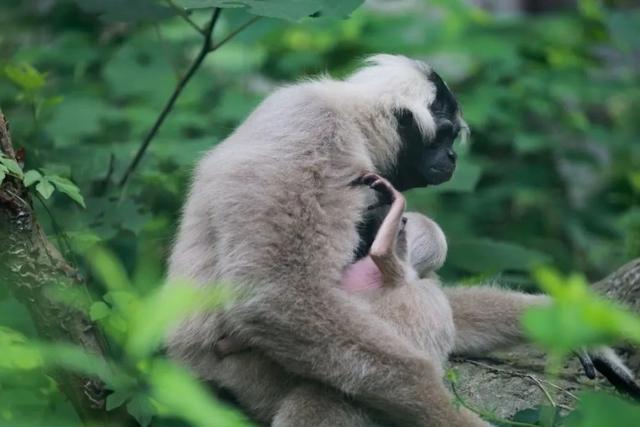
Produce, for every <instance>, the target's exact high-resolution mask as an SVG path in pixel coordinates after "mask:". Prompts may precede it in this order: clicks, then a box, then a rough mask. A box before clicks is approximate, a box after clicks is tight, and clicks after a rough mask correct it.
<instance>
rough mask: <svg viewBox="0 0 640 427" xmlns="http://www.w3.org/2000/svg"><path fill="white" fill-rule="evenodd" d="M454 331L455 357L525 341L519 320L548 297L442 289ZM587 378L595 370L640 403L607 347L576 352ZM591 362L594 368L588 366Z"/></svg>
mask: <svg viewBox="0 0 640 427" xmlns="http://www.w3.org/2000/svg"><path fill="white" fill-rule="evenodd" d="M443 290H444V292H445V294H446V295H447V298H448V299H449V304H450V305H451V309H452V311H453V321H454V324H455V328H456V340H455V345H454V349H453V353H454V354H477V353H483V352H486V351H491V350H495V349H498V348H500V347H506V346H509V345H515V344H519V343H522V342H523V341H524V334H523V330H522V327H521V325H520V318H521V317H522V314H523V313H524V311H525V310H526V309H527V308H530V307H532V306H535V305H544V304H550V303H551V298H550V297H549V296H548V295H530V294H525V293H522V292H516V291H509V290H506V289H500V288H496V287H491V286H477V287H471V288H462V287H452V288H444V289H443ZM577 355H578V357H579V358H580V362H581V363H582V365H583V368H584V369H585V373H586V374H587V376H588V377H590V378H592V377H593V374H592V373H591V372H590V371H591V370H592V368H593V366H595V369H597V370H598V371H599V372H600V373H601V374H602V375H603V376H604V377H605V378H606V379H607V380H608V381H609V382H611V384H612V385H613V386H614V387H615V388H616V389H617V390H618V391H621V392H623V393H626V394H628V395H630V396H631V397H633V398H635V399H636V400H640V386H639V385H638V383H637V382H636V381H635V379H634V377H633V374H632V373H631V371H629V368H627V367H626V366H625V364H624V362H623V361H622V360H621V359H620V358H619V357H618V356H617V355H616V353H615V352H614V351H613V349H611V348H609V347H598V348H596V349H591V350H589V351H588V352H587V353H586V354H585V353H584V351H583V350H579V351H577ZM591 360H592V361H593V366H592V365H591Z"/></svg>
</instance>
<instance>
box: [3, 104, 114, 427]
mask: <svg viewBox="0 0 640 427" xmlns="http://www.w3.org/2000/svg"><path fill="white" fill-rule="evenodd" d="M0 150H1V151H2V153H3V154H4V155H5V157H8V158H10V159H13V160H16V154H15V151H14V149H13V146H12V143H11V137H10V134H9V126H8V124H7V122H6V120H5V117H4V115H3V114H2V112H1V111H0ZM0 242H2V244H0V260H1V261H0V284H3V285H4V286H6V287H7V288H8V289H9V290H10V291H11V293H12V294H13V295H14V296H15V297H16V299H18V300H19V301H20V302H21V303H22V304H24V305H25V307H26V308H27V309H28V311H29V313H30V314H31V318H32V320H33V323H34V325H35V327H36V329H37V331H38V333H39V335H40V337H41V338H42V339H43V340H44V341H51V342H66V343H73V344H76V345H79V346H81V347H82V348H84V349H85V350H86V351H87V352H89V353H92V354H97V355H105V354H107V352H106V341H105V340H104V338H103V336H102V335H101V334H100V332H99V331H98V329H96V328H95V327H94V326H93V325H92V323H91V322H90V320H89V319H88V318H87V316H86V315H85V314H84V313H82V312H81V311H79V310H78V309H75V308H73V301H71V304H69V303H67V302H65V303H63V302H61V301H59V300H58V299H56V298H55V296H53V295H52V292H51V290H52V287H60V288H61V289H71V290H73V292H68V294H69V295H75V296H76V300H77V301H76V302H80V300H84V301H83V302H84V304H85V305H86V302H87V301H89V293H88V290H87V288H86V286H85V284H84V283H83V281H82V278H81V275H80V274H79V272H78V271H77V270H76V269H75V268H74V267H73V266H71V265H69V264H68V263H67V262H66V261H65V259H64V258H63V257H62V255H61V254H60V252H59V251H58V250H57V249H56V248H55V246H54V245H53V244H52V243H51V242H50V241H49V240H48V239H47V236H46V235H45V233H44V232H43V230H42V228H41V227H40V225H39V224H38V222H37V220H36V218H35V216H34V211H33V207H32V201H31V197H30V195H29V192H28V190H27V189H26V188H25V186H24V185H23V183H22V182H21V181H20V180H19V179H17V178H15V177H12V176H9V175H7V177H6V178H5V180H4V182H3V183H2V184H1V185H0ZM51 374H52V376H53V377H54V378H55V380H56V381H57V383H58V386H59V387H60V390H61V391H62V392H63V393H64V394H65V395H66V396H67V397H68V398H69V400H70V402H71V404H72V405H73V406H74V408H75V410H76V411H77V413H78V415H79V417H80V418H81V419H82V420H83V421H91V422H96V421H99V422H100V421H105V420H106V415H107V413H106V411H105V410H104V404H105V397H106V396H105V390H104V389H103V387H102V385H101V384H100V382H99V381H97V380H96V379H93V378H86V377H83V376H80V375H76V374H73V373H69V372H62V371H61V370H56V371H54V372H52V373H51Z"/></svg>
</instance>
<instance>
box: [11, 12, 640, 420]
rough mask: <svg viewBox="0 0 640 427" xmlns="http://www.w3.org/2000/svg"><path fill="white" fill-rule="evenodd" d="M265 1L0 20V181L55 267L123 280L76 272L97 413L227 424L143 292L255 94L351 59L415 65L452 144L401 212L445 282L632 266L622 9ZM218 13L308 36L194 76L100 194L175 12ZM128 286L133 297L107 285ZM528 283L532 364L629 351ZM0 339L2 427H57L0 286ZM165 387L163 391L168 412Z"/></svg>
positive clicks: (169, 59)
mask: <svg viewBox="0 0 640 427" xmlns="http://www.w3.org/2000/svg"><path fill="white" fill-rule="evenodd" d="M266 3H267V2H262V1H240V2H226V1H216V0H175V1H155V0H127V1H126V2H125V1H119V0H118V1H109V2H102V1H97V0H77V1H72V0H61V1H56V2H53V1H48V0H28V1H20V0H4V1H3V2H2V3H1V4H0V29H1V30H0V70H2V71H1V72H0V106H2V109H3V110H4V112H5V114H6V115H7V116H8V118H9V119H10V121H11V124H12V128H11V129H12V134H13V139H14V142H15V144H16V145H17V146H19V147H23V148H24V153H25V156H24V157H25V166H24V168H23V169H20V168H19V167H18V168H16V165H14V164H12V163H11V161H10V160H9V159H6V158H0V182H1V181H2V180H3V179H4V177H5V176H7V175H13V176H18V177H20V178H21V179H23V180H24V182H25V184H27V185H32V186H33V188H34V189H35V190H36V192H37V194H39V197H41V199H42V200H41V201H42V202H43V203H46V204H47V209H45V208H43V206H44V205H43V204H42V203H39V204H37V208H38V209H39V212H38V214H39V218H40V220H41V222H43V223H44V225H45V226H46V227H47V231H48V233H49V234H50V235H51V236H54V237H55V238H56V241H58V242H62V243H63V244H61V247H62V248H63V249H64V251H65V254H66V255H67V256H68V257H69V258H70V259H75V260H78V259H80V258H82V257H79V256H78V255H79V254H84V253H85V251H87V250H88V249H89V248H91V247H93V246H95V245H96V244H100V245H102V246H103V247H108V248H109V249H110V251H112V252H113V253H114V254H115V255H116V257H117V258H118V259H121V260H123V262H124V263H125V264H124V266H119V264H118V263H117V262H115V261H113V260H111V261H109V260H110V258H109V257H107V256H103V258H104V259H102V260H101V261H95V260H94V261H89V262H86V263H85V262H84V261H80V262H81V264H80V265H79V266H80V267H81V268H82V269H84V270H85V272H87V273H90V272H91V271H94V274H93V276H92V277H101V278H102V280H95V283H93V284H92V286H93V291H94V292H95V293H96V294H97V295H99V296H101V297H102V300H101V301H98V302H96V303H94V304H93V305H92V306H91V307H90V309H89V310H90V313H91V316H92V317H93V319H94V320H96V321H98V322H99V323H100V324H101V325H102V327H103V328H104V330H105V331H107V332H108V334H109V337H110V340H111V341H112V342H113V343H114V346H115V347H116V348H118V349H119V351H118V352H117V356H116V355H114V360H113V361H111V362H112V363H111V364H112V365H114V366H118V367H120V368H119V369H120V370H122V372H123V374H122V375H124V377H126V378H128V380H127V381H123V382H122V383H118V384H115V383H113V384H112V387H113V389H114V390H115V391H116V392H115V393H114V394H113V395H111V396H112V397H110V402H111V403H110V405H116V404H125V403H126V404H127V405H128V406H130V408H129V410H130V412H131V413H133V414H135V415H136V416H137V417H138V419H141V420H148V418H149V416H150V414H161V415H162V414H163V413H164V414H168V415H169V416H173V417H178V418H182V419H183V420H187V421H188V422H190V423H191V424H193V425H211V424H206V423H205V424H202V423H201V421H199V420H203V419H204V418H205V417H207V416H212V412H211V411H220V412H216V414H217V416H219V417H222V418H219V419H220V420H229V421H228V424H220V425H232V424H231V423H232V421H231V420H235V419H236V418H234V417H235V416H234V415H229V414H227V413H226V412H225V413H224V414H223V411H224V410H223V409H221V408H220V407H219V405H218V406H216V404H215V402H214V403H211V400H210V399H209V400H207V399H208V398H207V397H204V396H205V394H204V392H203V391H202V390H201V389H200V388H199V386H198V385H197V384H196V383H194V382H193V381H192V380H191V379H190V378H189V377H188V376H187V375H186V374H184V373H182V372H181V371H178V370H177V368H175V367H174V366H173V365H170V364H168V362H166V361H165V360H164V359H162V358H159V357H158V356H157V355H156V354H155V353H154V350H155V349H156V348H157V345H158V342H159V339H160V337H161V335H162V333H163V332H164V331H165V329H166V327H167V322H168V321H169V320H171V319H175V316H178V315H180V314H181V313H183V312H184V308H185V307H188V306H189V305H190V304H189V303H188V302H189V300H190V298H189V296H184V295H183V296H177V295H171V296H170V298H169V297H167V296H166V295H163V294H159V293H157V291H156V290H155V288H156V287H157V284H158V283H159V282H160V280H161V279H160V278H161V276H162V269H161V268H158V267H157V266H161V265H162V264H163V262H164V258H165V256H166V254H167V253H168V247H169V245H170V243H171V238H172V236H173V234H174V229H175V226H176V224H177V218H178V214H179V210H180V206H181V204H182V202H183V200H184V196H185V193H186V191H187V188H188V177H189V174H190V172H191V170H192V167H193V164H194V162H195V161H196V160H197V159H198V158H199V157H200V156H201V155H202V153H203V152H204V151H205V150H207V149H209V148H210V147H212V146H214V145H215V144H216V143H217V142H219V141H220V140H222V139H223V138H224V137H225V136H226V135H228V134H229V133H230V132H231V131H232V130H233V128H234V127H235V126H236V125H237V124H238V123H239V122H240V121H241V120H243V118H244V117H246V115H247V114H248V113H249V112H250V111H251V110H252V108H254V107H255V106H256V105H257V103H258V102H259V101H260V100H261V99H262V98H264V96H265V95H266V94H268V93H269V92H270V91H271V90H272V89H273V88H274V87H276V86H278V85H280V84H284V83H287V82H290V81H293V80H297V79H300V78H304V77H308V76H313V75H317V74H319V73H323V72H327V71H328V72H330V73H331V74H332V75H335V76H337V77H340V76H344V75H346V74H347V73H349V72H350V71H351V70H353V69H354V68H355V67H356V66H357V65H358V64H359V62H360V60H361V59H362V58H363V57H365V56H366V55H368V54H372V53H378V52H387V53H400V54H406V55H409V56H412V57H415V58H419V59H424V60H427V61H428V62H430V63H431V64H432V65H433V66H434V67H435V68H436V69H437V70H438V72H439V73H440V74H441V75H442V76H443V77H444V78H445V80H447V81H448V82H449V84H450V86H451V87H452V88H453V90H454V92H455V93H456V94H457V95H458V97H459V100H460V101H461V104H462V107H463V112H464V116H465V118H466V120H467V121H468V123H469V124H470V126H471V129H472V135H471V138H470V142H468V143H460V146H459V147H458V152H459V158H460V161H459V167H458V170H457V172H456V175H455V177H454V179H453V180H452V181H451V182H449V183H447V184H445V185H442V186H439V187H434V188H427V189H417V190H413V191H412V192H410V194H409V203H410V208H411V209H416V210H420V211H422V212H424V213H426V214H428V215H430V216H431V217H433V218H434V219H435V220H436V221H437V222H438V223H439V224H440V225H441V226H442V227H443V229H444V231H445V233H446V234H447V236H448V239H449V242H450V250H449V257H448V262H447V266H446V268H445V269H444V271H443V275H444V277H445V278H446V279H448V280H461V281H468V282H473V283H477V282H478V281H480V280H491V279H498V280H500V281H501V282H502V283H506V284H509V285H511V286H514V287H520V288H525V289H534V288H535V279H534V278H532V277H531V276H530V275H529V271H530V269H531V268H533V267H535V266H538V265H540V264H543V263H552V264H553V265H554V266H556V267H557V268H559V269H560V270H562V271H564V272H569V271H582V272H584V273H585V274H586V275H587V277H588V278H590V279H594V278H599V277H601V276H602V275H604V274H605V273H607V272H609V271H610V270H611V269H612V268H614V267H615V266H618V265H620V264H621V263H622V262H624V261H625V260H627V259H629V258H631V257H638V256H640V144H639V143H638V141H637V135H638V134H639V133H640V132H639V131H640V121H639V120H638V118H639V117H638V111H640V60H639V59H638V58H639V56H638V55H640V37H638V28H640V10H638V9H633V8H621V7H606V6H604V5H603V4H602V2H600V1H597V0H581V1H579V2H578V7H576V8H573V9H569V10H565V11H561V12H554V13H547V14H542V15H527V14H516V15H512V16H499V15H496V14H492V13H488V12H486V11H483V10H481V9H478V8H476V7H473V6H471V5H469V4H467V2H464V1H462V0H455V1H445V0H429V1H427V0H425V1H415V2H399V3H402V4H400V5H399V6H397V7H391V6H390V4H391V3H393V2H388V3H389V4H386V5H385V2H379V1H378V2H371V4H369V5H368V6H365V7H361V8H359V9H357V10H355V11H354V12H351V11H352V10H353V9H354V8H356V7H358V6H359V5H360V3H362V2H361V1H358V0H348V1H342V2H340V1H329V0H326V1H324V0H323V1H319V2H317V1H306V0H304V1H288V0H283V1H279V2H273V3H272V5H273V6H274V7H272V8H270V7H269V6H266V5H265V4H266ZM238 4H245V5H247V6H248V7H249V9H248V10H249V12H253V13H258V14H262V15H267V16H275V17H278V18H286V19H291V20H298V19H299V18H302V17H304V16H306V15H309V14H310V13H314V14H315V15H316V16H318V17H317V18H313V19H311V18H306V19H302V21H300V22H290V21H284V20H280V19H270V18H264V19H261V20H259V21H258V22H257V23H255V24H253V25H252V26H250V27H249V28H247V29H246V30H244V31H243V32H241V33H240V34H239V35H238V36H237V37H236V38H234V40H233V41H231V42H230V43H228V44H227V45H225V46H224V47H223V48H221V49H220V50H219V51H216V52H215V53H214V54H212V55H211V56H210V57H209V58H207V60H206V61H205V62H204V64H203V66H202V68H201V69H200V70H199V71H198V72H197V73H196V75H195V76H194V78H193V79H192V80H191V81H190V82H189V85H188V87H187V88H186V90H185V91H184V92H183V93H182V95H181V97H180V98H179V99H178V102H177V104H176V106H175V108H174V109H173V111H172V112H171V114H170V115H169V117H168V119H167V121H166V122H165V123H164V125H163V126H162V128H161V129H160V132H159V133H158V135H157V136H156V137H155V139H154V140H153V142H152V144H151V146H150V150H149V152H148V153H147V155H146V156H145V157H144V159H143V162H142V164H141V165H140V167H139V168H138V169H137V170H136V171H135V174H134V175H133V177H132V179H131V181H130V182H129V184H128V185H127V187H126V189H125V190H124V191H122V190H121V189H119V188H118V187H117V185H116V183H117V182H118V181H119V179H120V178H121V177H122V174H123V172H124V170H125V168H126V166H127V165H128V163H129V162H130V161H131V158H132V157H133V155H134V153H135V152H136V150H137V149H138V147H139V144H140V142H141V140H142V139H143V137H144V136H145V134H146V133H147V132H148V130H149V128H150V127H151V125H152V124H153V122H154V121H155V119H156V117H157V115H158V114H159V111H160V110H161V108H162V106H163V105H164V103H165V102H166V100H167V98H168V97H169V96H170V94H171V92H172V90H173V88H174V86H175V85H176V83H177V81H178V79H179V78H180V76H181V75H182V74H183V72H184V71H185V69H186V68H187V67H188V65H189V63H190V61H191V60H192V58H193V57H194V56H195V54H196V53H197V51H198V49H199V47H200V44H201V41H202V37H201V35H200V34H198V32H197V31H195V30H194V28H193V26H192V25H190V24H189V23H187V22H186V21H185V19H184V16H181V9H180V6H188V7H196V8H199V7H206V6H211V5H224V6H234V5H236V6H237V5H238ZM403 4H404V6H403ZM260 8H263V9H260ZM264 8H267V10H264ZM348 13H351V16H350V17H349V19H336V18H335V17H340V16H344V15H346V14H348ZM209 15H210V11H209V10H200V9H197V10H196V11H195V12H194V13H192V14H191V15H190V18H189V19H191V20H192V22H193V23H195V24H196V25H203V24H204V23H205V22H206V20H207V19H208V17H209ZM249 16H250V15H249V14H248V13H247V9H244V8H235V7H234V8H229V9H225V10H224V12H223V13H222V17H221V19H220V22H219V25H218V27H217V29H216V33H215V35H214V41H216V40H220V39H221V38H222V37H223V36H224V35H225V34H228V33H229V32H230V31H233V29H234V28H237V27H238V26H239V25H241V24H242V23H244V22H246V21H247V19H248V18H249ZM23 170H24V172H23ZM140 248H144V249H143V250H141V249H140ZM140 254H143V256H140ZM92 264H93V265H94V266H97V268H96V269H95V270H91V268H90V265H92ZM136 266H137V268H136ZM140 266H143V267H140ZM150 266H151V267H150ZM541 271H542V270H541ZM129 276H132V277H134V280H133V281H132V282H133V283H132V284H131V285H125V284H126V283H128V282H129V280H128V279H127V277H129ZM538 279H539V280H540V282H541V283H543V284H546V289H547V290H549V291H550V292H552V293H554V295H556V296H557V297H558V303H557V306H556V307H554V308H552V309H550V310H551V312H547V313H541V312H538V313H531V315H530V316H529V317H528V320H527V325H528V326H529V328H530V331H531V334H532V335H533V336H534V337H535V338H536V339H537V340H539V341H540V342H542V343H544V344H545V345H546V347H547V349H549V350H551V351H552V352H553V351H556V352H558V354H560V355H562V354H564V352H565V351H566V348H564V347H563V345H564V346H566V345H568V344H571V345H574V344H576V345H579V344H593V343H594V342H609V341H610V340H612V339H618V338H636V337H637V335H635V334H637V333H638V329H637V328H635V327H634V328H635V329H633V331H631V330H622V329H621V328H622V327H623V326H624V325H626V324H627V323H628V322H631V323H629V324H632V325H635V324H636V323H637V320H635V319H634V320H633V321H630V319H631V317H629V316H631V315H628V314H624V312H621V311H619V309H617V308H616V307H612V306H610V305H607V304H605V303H603V302H601V301H599V300H597V299H595V298H594V297H592V296H591V295H590V294H588V292H587V291H586V290H585V289H586V288H584V286H583V281H582V279H576V278H571V279H568V280H564V279H562V278H561V276H558V275H557V274H554V273H549V272H548V271H546V270H544V271H543V272H541V273H539V275H538ZM167 301H170V302H169V303H167ZM176 301H177V302H176ZM181 301H182V302H183V303H184V304H179V302H181ZM154 307H166V308H167V310H168V313H165V314H162V313H157V311H158V310H154V309H153V308H154ZM567 310H569V311H570V312H569V311H567ZM594 313H595V314H594ZM140 316H142V317H140ZM156 316H160V317H156ZM554 316H555V317H554ZM625 316H626V317H625ZM558 319H560V320H561V321H562V322H564V321H565V319H570V321H569V320H567V325H566V328H563V329H562V330H563V331H564V332H565V333H564V334H558V335H556V334H552V335H549V330H551V331H553V332H559V331H558V328H557V321H558ZM571 319H580V322H579V323H576V321H575V320H571ZM552 321H553V322H556V323H554V326H555V327H554V328H553V329H550V328H549V327H548V322H552ZM147 322H148V324H147ZM545 322H547V323H545ZM634 322H635V323H634ZM0 325H3V327H2V328H3V329H2V330H1V331H0V342H2V343H3V345H2V347H3V349H4V348H7V349H11V350H10V351H9V353H8V356H6V357H7V359H6V360H5V358H4V357H5V356H4V355H3V356H2V358H0V377H1V378H2V386H1V387H0V425H5V424H6V425H11V426H14V425H18V424H19V423H18V422H17V421H16V420H18V419H22V418H20V417H26V418H24V419H23V421H24V422H25V423H26V424H25V425H40V424H42V423H44V422H45V420H46V421H47V425H55V422H57V420H60V423H61V425H70V423H71V422H70V421H69V420H73V419H74V415H73V412H72V410H71V409H70V407H69V406H68V405H67V404H66V403H65V402H64V400H63V399H62V398H61V397H60V395H59V393H57V392H56V389H55V385H54V384H53V383H52V380H51V379H50V378H49V377H47V376H46V375H43V374H42V372H43V371H42V370H41V368H42V367H43V366H44V365H45V363H44V362H43V360H44V359H43V358H44V356H43V355H45V356H46V355H47V354H49V352H48V350H47V351H44V350H42V349H43V348H45V347H46V346H48V345H51V344H46V343H40V344H37V343H34V342H32V340H31V339H32V338H33V337H34V336H35V331H34V328H33V325H32V324H31V321H30V319H29V317H28V314H27V312H26V310H25V309H24V308H23V307H22V306H20V304H18V303H17V302H16V300H15V299H13V297H11V296H10V295H9V294H8V293H7V291H6V289H5V288H4V287H0ZM603 325H604V326H603ZM559 338H562V339H559ZM43 346H44V347H43ZM46 348H49V347H46ZM49 350H51V354H56V352H55V351H54V350H53V347H52V348H50V349H49ZM60 351H62V350H60ZM68 351H70V352H73V351H75V350H68ZM14 352H15V357H14V356H11V354H13V353H14ZM74 357H75V356H74ZM74 357H70V358H71V359H73V358H74ZM77 357H79V358H80V359H81V357H82V356H80V355H77ZM78 364H79V365H82V366H81V367H85V368H95V366H98V365H95V366H86V364H84V365H83V364H82V363H80V362H78ZM89 365H93V364H92V363H90V364H89ZM27 371H28V372H30V373H31V374H30V375H26V372H27ZM91 372H93V373H97V372H96V371H95V370H91ZM154 384H155V386H154ZM167 384H171V385H170V386H169V385H167ZM154 387H155V388H154ZM169 387H175V388H180V389H181V390H183V392H182V393H178V394H181V395H180V396H173V397H171V396H168V395H166V390H167V389H168V388H169ZM154 390H155V391H154ZM154 393H155V394H154ZM163 393H164V394H163ZM186 396H189V397H191V396H193V397H192V398H187V397H186ZM171 398H173V399H176V400H174V401H171ZM179 399H184V400H179ZM589 399H591V400H589ZM598 399H599V398H596V397H593V396H592V395H589V396H588V397H585V402H600V403H593V404H590V405H586V403H585V408H587V409H588V410H586V411H585V412H584V415H583V417H584V420H587V421H584V422H583V423H582V424H579V425H584V426H591V425H603V424H597V422H595V421H593V422H594V423H595V424H593V423H592V424H589V422H592V421H588V420H592V419H594V418H593V417H596V416H602V412H598V411H597V410H596V409H593V408H595V407H598V405H600V406H603V405H604V404H603V403H602V402H603V400H598ZM603 399H612V398H611V397H605V398H603ZM205 401H206V402H208V403H205ZM127 402H128V403H127ZM616 402H617V401H616ZM612 405H620V407H621V408H624V407H626V406H624V404H623V403H619V402H618V403H615V404H614V403H612ZM116 406H118V405H116ZM605 406H606V405H604V406H603V407H605ZM167 408H168V409H167ZM629 410H630V411H637V407H631V409H629ZM620 412H621V413H622V412H624V411H623V409H620ZM590 414H595V415H590ZM159 422H160V423H162V422H165V421H159ZM234 422H235V421H234ZM237 422H238V423H241V422H242V421H237ZM154 425H156V422H155V421H154ZM157 425H164V424H157ZM620 425H623V424H620Z"/></svg>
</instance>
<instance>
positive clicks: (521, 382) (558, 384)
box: [451, 258, 640, 418]
mask: <svg viewBox="0 0 640 427" xmlns="http://www.w3.org/2000/svg"><path fill="white" fill-rule="evenodd" d="M593 288H594V289H595V290H596V291H597V292H599V293H600V294H602V295H604V296H606V297H608V298H610V299H612V300H614V301H617V302H620V303H622V304H624V305H626V306H627V307H628V308H629V309H631V310H633V311H634V312H636V313H640V258H637V259H635V260H633V261H631V262H629V263H627V264H626V265H624V266H623V267H621V268H619V269H618V270H616V271H615V272H614V273H612V274H610V275H609V276H608V277H606V278H605V279H603V280H601V281H599V282H597V283H595V284H593ZM617 350H618V353H619V354H620V355H621V356H622V357H623V359H625V361H626V362H627V364H628V366H629V368H631V370H632V371H633V372H634V374H635V376H636V378H638V377H639V376H640V349H639V348H637V347H633V346H630V345H623V346H621V347H619V348H617ZM451 367H452V368H454V369H455V370H456V371H457V372H458V378H459V379H458V383H457V386H456V388H457V390H458V392H459V393H460V394H461V395H462V397H463V398H464V399H465V400H466V401H467V402H469V403H471V404H472V405H474V406H475V407H480V408H483V409H486V410H490V411H495V414H496V415H497V416H499V417H500V418H511V417H513V415H515V414H516V413H517V412H519V411H521V410H523V409H527V408H533V407H535V406H537V405H539V404H545V405H551V406H554V405H555V406H558V407H560V408H561V409H565V410H568V409H572V408H575V407H576V406H577V404H578V400H577V394H578V393H579V392H580V391H581V390H587V389H606V390H610V391H613V387H611V386H610V385H609V384H608V382H607V381H606V380H604V379H603V378H602V377H601V376H600V375H599V376H598V378H596V380H589V379H588V378H587V377H586V376H585V375H584V371H583V369H582V367H581V366H580V363H579V362H578V361H577V360H568V361H567V362H566V363H565V366H564V367H563V369H562V370H561V372H560V374H559V376H558V378H554V379H553V380H552V381H550V380H548V379H547V378H546V377H545V355H544V353H542V352H541V351H539V350H537V349H535V348H533V346H530V345H524V346H520V347H517V348H515V349H512V350H510V351H505V352H499V353H492V354H491V355H490V356H487V357H482V358H457V359H454V360H452V361H451Z"/></svg>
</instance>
